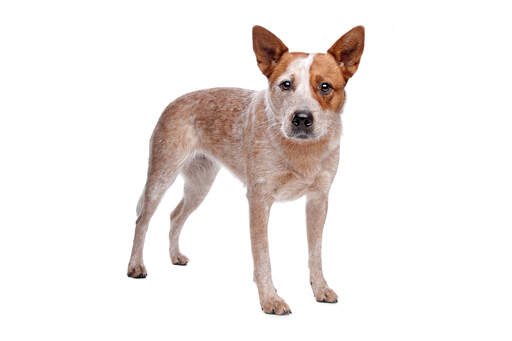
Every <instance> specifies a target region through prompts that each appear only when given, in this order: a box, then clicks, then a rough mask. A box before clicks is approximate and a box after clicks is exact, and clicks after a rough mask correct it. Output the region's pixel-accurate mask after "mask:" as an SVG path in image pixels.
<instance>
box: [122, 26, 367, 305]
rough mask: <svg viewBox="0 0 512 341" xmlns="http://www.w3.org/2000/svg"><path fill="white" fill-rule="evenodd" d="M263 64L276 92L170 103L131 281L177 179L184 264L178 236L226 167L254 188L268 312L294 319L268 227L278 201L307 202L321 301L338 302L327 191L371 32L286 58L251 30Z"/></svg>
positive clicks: (259, 273)
mask: <svg viewBox="0 0 512 341" xmlns="http://www.w3.org/2000/svg"><path fill="white" fill-rule="evenodd" d="M252 36H253V48H254V53H255V54H256V59H257V62H258V67H259V68H260V70H261V72H263V74H264V75H265V76H266V77H267V78H268V88H267V89H265V90H263V91H260V92H256V91H251V90H244V89H236V88H215V89H208V90H201V91H197V92H192V93H189V94H186V95H184V96H182V97H180V98H178V99H176V100H175V101H174V102H172V103H171V104H169V106H168V107H167V108H166V109H165V111H164V112H163V114H162V116H161V117H160V120H159V121H158V124H157V125H156V128H155V130H154V132H153V136H152V137H151V153H150V157H149V169H148V177H147V181H146V186H145V187H144V192H143V193H142V196H141V198H140V200H139V204H138V206H137V214H138V218H137V222H136V229H135V237H134V241H133V249H132V254H131V258H130V263H129V265H128V276H130V277H134V278H144V277H146V275H147V273H146V268H145V267H144V263H143V260H142V253H143V247H144V238H145V235H146V231H147V229H148V224H149V220H150V219H151V216H152V215H153V213H154V212H155V210H156V208H157V206H158V203H159V202H160V199H161V198H162V196H163V195H164V193H165V191H166V190H167V189H168V188H169V186H170V185H171V184H172V183H173V182H174V180H175V179H176V176H177V175H178V174H180V173H181V174H182V175H183V177H184V179H185V188H184V195H183V199H182V200H181V201H180V203H179V204H178V206H177V207H176V208H175V209H174V211H173V212H172V214H171V230H170V233H169V239H170V256H171V261H172V263H173V264H176V265H185V264H187V262H188V258H187V257H185V255H183V254H182V253H181V252H180V249H179V236H180V232H181V229H182V228H183V224H184V223H185V221H186V220H187V217H188V216H189V215H190V213H192V212H193V211H194V210H195V209H196V208H197V207H198V206H199V204H201V202H202V201H203V199H204V198H205V196H206V194H207V193H208V191H209V189H210V187H211V185H212V183H213V181H214V180H215V177H216V175H217V172H218V171H219V165H220V164H222V165H224V166H225V167H227V168H228V169H230V170H231V171H232V172H233V173H234V174H235V175H236V176H237V177H238V178H239V179H240V180H241V181H242V182H243V183H244V184H245V185H246V186H247V199H248V200H249V211H250V229H251V233H250V234H251V246H252V254H253V260H254V281H255V282H256V285H257V286H258V292H259V297H260V303H261V307H262V309H263V311H264V312H265V313H271V314H278V315H282V314H287V313H289V312H290V308H289V307H288V305H287V304H286V303H285V301H284V300H283V299H282V298H281V297H279V296H278V295H277V292H276V289H275V288H274V284H273V283H272V276H271V271H270V259H269V252H268V238H267V222H268V216H269V212H270V207H271V206H272V204H273V202H274V201H280V200H294V199H297V198H299V197H301V196H303V195H306V196H307V204H306V214H307V238H308V248H309V269H310V281H311V286H312V289H313V293H314V295H315V298H316V300H317V301H319V302H331V303H334V302H337V300H338V296H337V295H336V293H335V292H334V291H333V290H332V289H330V288H329V287H328V285H327V282H326V281H325V279H324V276H323V273H322V260H321V246H322V230H323V227H324V222H325V216H326V213H327V198H328V193H329V188H330V186H331V183H332V181H333V179H334V176H335V174H336V170H337V168H338V157H339V144H340V135H341V118H340V114H341V109H342V107H343V104H344V102H345V85H346V84H347V81H348V79H349V78H350V77H352V75H353V74H354V73H355V72H356V70H357V67H358V65H359V61H360V59H361V54H362V53H363V47H364V28H363V27H361V26H358V27H355V28H353V29H352V30H350V31H349V32H347V33H346V34H345V35H343V36H342V37H341V38H340V39H339V40H338V41H336V43H334V45H333V46H332V47H331V48H330V49H329V50H328V51H327V53H325V54H324V53H319V54H307V53H298V52H288V48H287V47H286V46H285V45H284V44H283V42H282V41H281V40H279V38H277V37H276V36H275V35H274V34H272V33H271V32H269V31H267V30H266V29H264V28H263V27H260V26H255V27H254V28H253V31H252Z"/></svg>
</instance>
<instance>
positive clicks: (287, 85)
mask: <svg viewBox="0 0 512 341" xmlns="http://www.w3.org/2000/svg"><path fill="white" fill-rule="evenodd" d="M279 87H280V88H281V90H283V91H288V90H290V89H291V88H292V82H290V81H284V82H281V84H279Z"/></svg>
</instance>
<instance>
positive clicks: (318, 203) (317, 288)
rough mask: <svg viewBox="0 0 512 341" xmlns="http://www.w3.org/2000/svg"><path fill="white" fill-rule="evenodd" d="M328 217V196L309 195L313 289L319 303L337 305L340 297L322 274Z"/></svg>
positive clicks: (308, 229) (317, 193)
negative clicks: (323, 245)
mask: <svg viewBox="0 0 512 341" xmlns="http://www.w3.org/2000/svg"><path fill="white" fill-rule="evenodd" d="M326 215H327V194H326V193H319V192H314V193H309V194H308V196H307V201H306V220H307V235H308V249H309V276H310V282H311V287H312V289H313V293H314V295H315V298H316V300H317V301H318V302H329V303H335V302H337V301H338V296H337V295H336V293H335V292H334V291H333V290H332V289H330V288H329V286H328V285H327V282H326V281H325V278H324V275H323V272H322V231H323V229H324V223H325V217H326Z"/></svg>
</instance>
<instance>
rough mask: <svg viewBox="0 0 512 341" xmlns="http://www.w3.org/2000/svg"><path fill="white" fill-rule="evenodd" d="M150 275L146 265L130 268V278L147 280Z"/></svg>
mask: <svg viewBox="0 0 512 341" xmlns="http://www.w3.org/2000/svg"><path fill="white" fill-rule="evenodd" d="M147 275H148V273H147V271H146V267H145V266H144V264H137V265H130V266H128V277H131V278H146V276H147Z"/></svg>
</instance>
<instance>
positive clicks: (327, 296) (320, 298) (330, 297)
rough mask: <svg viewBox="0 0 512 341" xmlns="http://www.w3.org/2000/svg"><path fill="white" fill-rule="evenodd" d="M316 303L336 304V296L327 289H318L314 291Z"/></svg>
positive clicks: (332, 291)
mask: <svg viewBox="0 0 512 341" xmlns="http://www.w3.org/2000/svg"><path fill="white" fill-rule="evenodd" d="M314 293H315V298H316V300H317V302H324V303H336V302H338V295H336V293H335V292H334V290H332V289H331V288H329V287H324V288H320V289H317V290H315V291H314Z"/></svg>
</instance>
